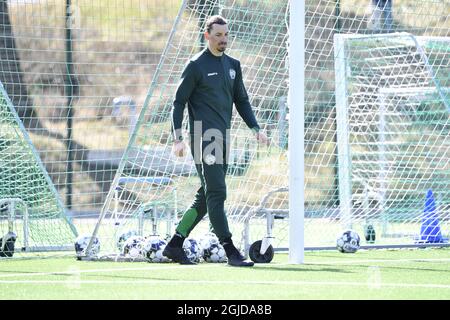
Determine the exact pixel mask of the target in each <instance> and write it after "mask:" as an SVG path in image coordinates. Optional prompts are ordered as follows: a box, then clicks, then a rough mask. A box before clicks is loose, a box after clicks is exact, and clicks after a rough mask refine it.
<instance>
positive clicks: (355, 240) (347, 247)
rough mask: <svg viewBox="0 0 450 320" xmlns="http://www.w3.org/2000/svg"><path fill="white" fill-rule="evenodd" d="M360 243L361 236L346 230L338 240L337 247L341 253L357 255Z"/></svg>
mask: <svg viewBox="0 0 450 320" xmlns="http://www.w3.org/2000/svg"><path fill="white" fill-rule="evenodd" d="M359 242H360V238H359V235H358V234H357V233H356V232H355V231H353V230H346V231H344V232H343V233H342V234H341V235H340V236H339V237H338V238H337V241H336V246H337V249H338V250H339V252H343V253H355V252H356V251H358V249H359V247H360V245H359Z"/></svg>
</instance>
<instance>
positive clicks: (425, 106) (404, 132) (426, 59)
mask: <svg viewBox="0 0 450 320" xmlns="http://www.w3.org/2000/svg"><path fill="white" fill-rule="evenodd" d="M334 45H335V66H336V72H335V78H336V82H335V83H336V118H337V144H338V157H339V195H340V206H341V216H340V218H341V220H342V221H343V224H344V225H346V226H347V227H348V228H352V227H354V226H355V225H358V224H359V225H361V224H362V225H372V226H374V227H375V229H376V230H377V231H379V239H378V240H377V243H378V244H380V245H381V244H385V245H392V244H412V243H413V242H414V241H416V242H427V241H426V240H427V236H429V235H427V234H423V232H422V233H420V230H421V227H423V224H424V223H427V222H426V221H427V217H429V214H430V212H426V206H425V203H426V201H427V200H428V201H434V202H435V205H436V207H435V208H434V209H433V211H434V212H433V213H432V215H433V219H435V220H436V223H438V222H439V223H440V224H441V225H440V227H436V228H444V229H445V230H448V224H449V213H450V211H449V208H450V188H449V185H450V162H449V159H450V158H449V156H450V137H449V130H450V123H449V120H450V81H449V77H448V75H449V74H450V67H449V66H450V64H449V62H450V38H446V37H416V36H414V35H412V34H408V33H392V34H371V35H335V37H334ZM427 197H428V198H427ZM422 229H423V228H422ZM435 232H441V231H440V230H438V229H436V230H435ZM437 242H439V241H437Z"/></svg>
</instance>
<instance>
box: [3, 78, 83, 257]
mask: <svg viewBox="0 0 450 320" xmlns="http://www.w3.org/2000/svg"><path fill="white" fill-rule="evenodd" d="M0 230H1V236H0V237H3V236H4V235H5V234H8V233H14V234H15V235H16V236H17V241H16V243H15V248H16V249H15V250H16V251H19V252H22V251H25V252H31V251H61V250H71V249H72V248H73V240H74V238H75V237H76V235H77V231H76V229H75V227H74V226H73V225H72V223H71V222H70V219H69V218H68V217H67V216H66V213H65V210H64V206H63V205H62V203H61V200H60V199H59V195H58V193H57V191H56V190H55V188H54V185H53V183H52V181H51V179H50V177H49V176H48V173H47V171H46V170H45V167H44V166H43V165H42V162H41V160H40V157H39V155H38V153H37V152H36V150H35V148H34V146H33V144H32V143H31V140H30V138H29V136H28V134H27V132H26V130H25V129H24V127H23V125H22V123H21V120H20V119H19V117H18V115H17V113H16V111H15V109H14V107H13V105H12V103H11V101H10V100H9V97H8V95H7V94H6V92H5V90H4V88H3V85H2V84H1V83H0Z"/></svg>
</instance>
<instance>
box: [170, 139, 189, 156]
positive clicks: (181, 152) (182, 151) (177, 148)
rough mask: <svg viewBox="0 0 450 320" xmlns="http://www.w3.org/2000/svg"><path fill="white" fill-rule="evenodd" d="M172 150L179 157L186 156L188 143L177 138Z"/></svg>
mask: <svg viewBox="0 0 450 320" xmlns="http://www.w3.org/2000/svg"><path fill="white" fill-rule="evenodd" d="M172 151H173V153H174V154H175V155H176V156H177V157H180V158H181V157H184V156H185V155H186V144H185V143H184V141H182V140H177V141H175V142H174V144H173V147H172Z"/></svg>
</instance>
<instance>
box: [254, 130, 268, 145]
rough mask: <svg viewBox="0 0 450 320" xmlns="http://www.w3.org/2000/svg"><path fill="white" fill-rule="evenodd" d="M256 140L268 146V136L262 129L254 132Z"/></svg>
mask: <svg viewBox="0 0 450 320" xmlns="http://www.w3.org/2000/svg"><path fill="white" fill-rule="evenodd" d="M256 141H258V143H259V144H263V145H266V146H268V145H269V143H270V142H269V138H267V136H266V134H265V133H264V132H262V131H259V132H257V133H256Z"/></svg>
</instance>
